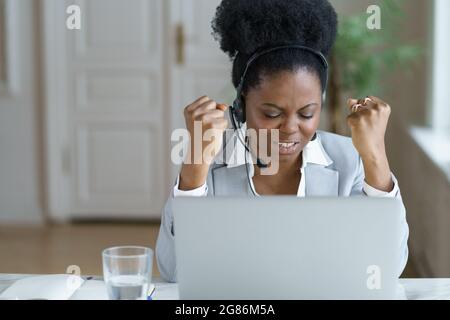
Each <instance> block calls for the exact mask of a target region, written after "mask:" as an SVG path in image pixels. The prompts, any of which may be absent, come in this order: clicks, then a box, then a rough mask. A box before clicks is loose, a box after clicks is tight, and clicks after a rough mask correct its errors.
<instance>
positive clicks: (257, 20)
mask: <svg viewBox="0 0 450 320" xmlns="http://www.w3.org/2000/svg"><path fill="white" fill-rule="evenodd" d="M212 29H213V33H212V35H213V36H214V38H215V39H216V40H217V41H219V42H220V48H221V49H222V50H223V51H224V52H225V53H226V54H228V56H229V57H230V59H231V60H232V61H233V70H232V82H233V85H234V87H235V88H237V86H238V85H239V80H240V78H241V76H242V73H243V72H244V69H245V66H246V63H247V61H248V59H249V58H250V57H251V56H252V54H254V53H255V52H257V51H260V50H263V49H265V48H269V47H273V46H278V45H283V44H298V45H303V46H308V47H311V48H313V49H315V50H317V51H320V52H321V53H322V54H323V55H325V56H328V55H329V53H330V51H331V48H332V47H333V44H334V42H335V39H336V33H337V15H336V12H335V10H334V8H333V7H332V5H331V4H330V3H329V2H328V0H222V2H221V4H220V5H219V7H218V8H217V11H216V15H215V17H214V19H213V21H212ZM299 68H306V70H308V71H310V72H312V73H315V74H316V75H317V76H318V77H319V79H320V81H321V84H322V90H325V88H324V87H325V76H326V74H325V70H324V67H323V65H322V64H321V62H320V60H319V59H318V58H317V57H316V56H315V55H314V54H312V53H310V52H307V51H304V50H298V49H285V50H280V51H274V52H272V53H269V54H267V55H264V56H262V57H260V58H258V59H257V60H256V61H255V62H254V63H253V64H252V66H251V67H250V68H249V71H248V73H247V77H246V81H245V83H244V86H243V93H244V94H245V93H246V92H247V90H248V89H249V88H252V87H256V86H257V85H258V84H259V83H260V81H261V78H262V76H264V75H271V74H275V73H278V72H281V71H296V70H298V69H299Z"/></svg>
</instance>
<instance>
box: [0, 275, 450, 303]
mask: <svg viewBox="0 0 450 320" xmlns="http://www.w3.org/2000/svg"><path fill="white" fill-rule="evenodd" d="M29 276H32V275H24V274H0V293H1V292H2V291H3V290H5V289H6V288H7V287H8V286H10V285H11V284H12V283H14V281H16V280H19V279H22V278H24V277H29ZM100 279H101V278H100V277H98V278H97V280H95V279H94V280H87V281H85V282H84V283H83V285H82V286H81V288H80V289H78V291H77V292H76V293H75V294H74V295H73V296H72V299H74V300H91V299H93V300H103V299H107V295H106V289H105V286H104V283H103V281H102V280H100ZM153 283H154V284H155V285H156V292H155V295H154V300H177V299H178V285H177V284H176V283H167V282H163V281H161V279H154V281H153ZM400 285H401V286H403V288H404V292H405V295H406V298H407V299H408V300H450V279H400Z"/></svg>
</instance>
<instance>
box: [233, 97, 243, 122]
mask: <svg viewBox="0 0 450 320" xmlns="http://www.w3.org/2000/svg"><path fill="white" fill-rule="evenodd" d="M233 114H234V118H235V119H236V121H237V122H238V123H240V124H243V123H244V122H245V105H244V101H243V100H242V97H241V96H239V97H237V98H236V100H234V102H233Z"/></svg>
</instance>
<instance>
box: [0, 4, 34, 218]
mask: <svg viewBox="0 0 450 320" xmlns="http://www.w3.org/2000/svg"><path fill="white" fill-rule="evenodd" d="M7 3H8V5H9V6H10V7H9V9H10V10H11V11H10V12H8V13H7V16H8V19H9V20H10V29H9V30H7V33H8V34H9V35H10V36H11V37H10V39H11V40H12V41H11V43H12V47H11V46H10V48H11V53H12V56H11V55H10V58H11V57H12V58H13V59H10V62H12V63H13V64H14V66H13V70H12V72H13V75H12V76H13V79H15V80H14V81H13V82H14V83H13V88H12V89H13V90H12V91H13V92H10V93H9V94H5V93H4V92H3V93H2V94H1V95H0V223H19V222H24V223H38V222H41V221H42V220H43V216H42V211H43V210H42V207H43V196H42V193H41V192H42V190H43V187H42V182H43V180H42V166H41V165H42V161H41V155H42V150H41V149H42V148H41V146H42V143H41V128H40V125H41V121H40V117H41V112H40V110H39V108H38V103H37V101H38V96H37V90H36V88H35V87H36V83H37V81H36V78H35V77H36V72H35V71H36V70H35V66H36V65H37V64H36V63H35V62H36V61H37V59H38V55H37V54H36V53H37V50H36V46H35V44H36V42H37V35H38V32H37V28H35V24H36V23H37V21H36V18H35V16H34V15H33V11H34V12H36V10H34V9H33V7H34V6H35V5H36V1H32V0H21V1H14V0H9V1H7Z"/></svg>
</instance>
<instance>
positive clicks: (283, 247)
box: [173, 197, 404, 300]
mask: <svg viewBox="0 0 450 320" xmlns="http://www.w3.org/2000/svg"><path fill="white" fill-rule="evenodd" d="M402 210H404V209H403V205H402V203H401V202H400V201H399V200H397V199H389V198H368V197H348V198H337V197H336V198H297V197H257V198H248V197H245V198H227V197H202V198H187V197H183V198H176V199H175V200H174V203H173V213H174V232H175V252H176V263H177V277H178V283H179V294H180V299H212V300H215V299H232V300H253V299H257V300H267V299H270V300H279V299H280V300H281V299H283V300H284V299H288V300H291V299H295V300H297V299H364V300H365V299H395V298H396V292H397V283H398V272H399V263H400V254H401V253H400V252H399V251H400V243H401V242H400V240H401V239H400V236H401V223H402V219H404V218H403V217H404V213H403V211H402Z"/></svg>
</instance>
